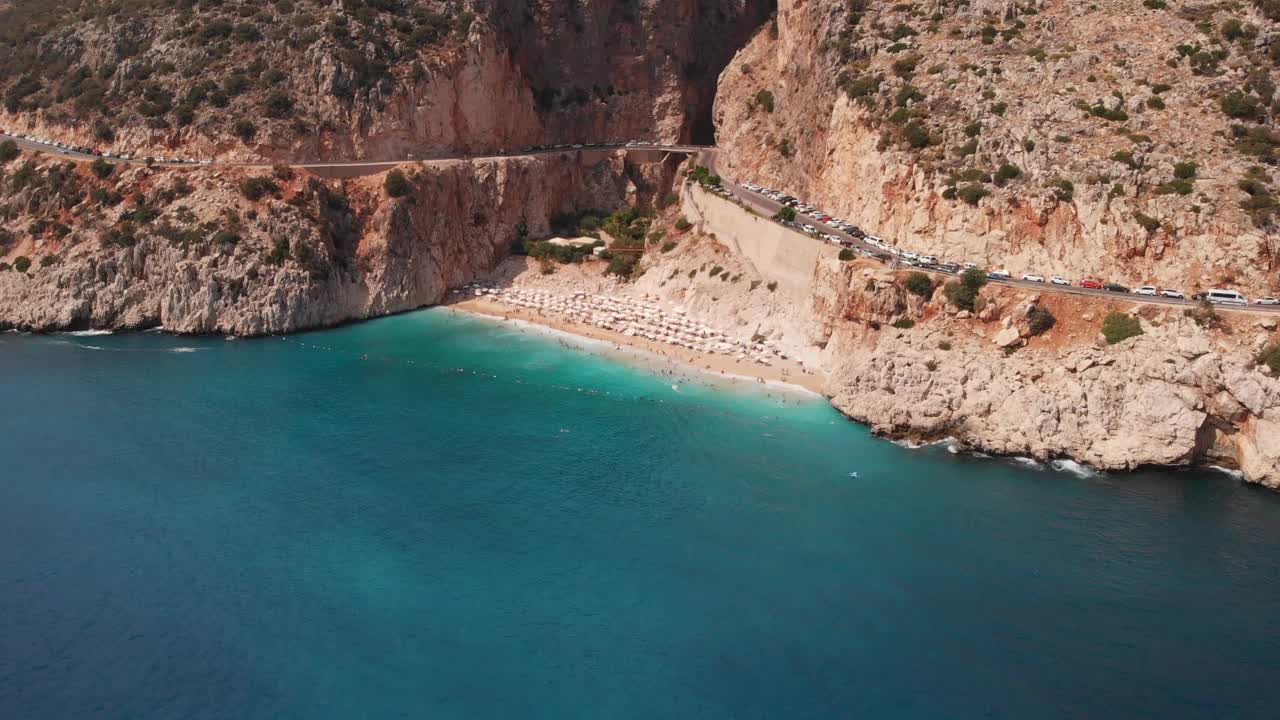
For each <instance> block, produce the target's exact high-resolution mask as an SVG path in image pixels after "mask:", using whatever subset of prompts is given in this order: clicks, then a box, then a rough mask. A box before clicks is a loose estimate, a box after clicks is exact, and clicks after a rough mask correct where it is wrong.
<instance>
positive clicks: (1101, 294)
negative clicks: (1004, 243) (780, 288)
mask: <svg viewBox="0 0 1280 720" xmlns="http://www.w3.org/2000/svg"><path fill="white" fill-rule="evenodd" d="M700 159H702V160H703V164H704V165H706V167H707V169H708V170H710V171H711V172H712V173H715V174H719V173H718V171H717V170H716V166H715V161H716V152H715V150H714V149H711V150H707V151H704V152H703V154H702V155H701V158H700ZM722 180H723V178H722ZM722 187H724V189H725V190H728V191H729V193H730V194H731V195H732V196H733V198H734V199H735V200H736V201H737V202H738V203H740V204H741V205H743V206H744V207H746V208H749V209H750V210H752V211H753V212H755V213H757V214H759V215H762V216H764V217H767V218H772V217H773V216H774V215H775V214H777V212H778V210H780V209H782V207H783V205H782V203H780V202H778V201H776V200H773V199H772V198H768V197H765V196H764V195H761V194H759V193H755V192H751V191H750V190H747V189H746V188H744V187H742V186H741V185H740V184H738V183H733V182H729V181H727V180H724V184H723V185H722ZM796 220H797V222H800V223H807V224H809V225H813V226H814V227H815V228H817V229H818V230H819V231H820V232H823V233H827V234H830V235H835V236H836V237H838V238H840V239H841V240H843V241H845V243H847V244H852V245H853V247H854V248H857V249H861V250H863V251H865V252H867V253H869V254H870V255H871V256H872V257H874V258H876V259H878V260H880V261H881V262H883V263H885V264H887V265H889V266H890V267H893V268H901V269H910V270H919V271H921V272H926V273H929V274H931V275H942V276H947V277H954V276H955V275H954V274H953V273H947V272H943V271H940V270H938V269H936V268H928V267H917V266H914V265H908V264H905V263H903V262H901V261H900V260H899V259H898V257H897V256H895V255H891V254H890V253H887V252H885V251H884V250H881V249H880V248H878V247H876V246H874V245H871V244H869V243H865V242H863V241H862V240H860V239H858V238H855V237H853V236H852V235H850V234H848V233H846V232H844V231H843V230H840V229H838V228H834V227H831V226H829V225H826V224H823V223H821V222H818V221H817V220H814V219H811V218H809V217H807V216H803V215H799V216H798V217H797V219H796ZM784 227H786V228H787V229H788V230H791V231H792V232H794V233H795V234H796V236H797V240H798V241H803V242H815V243H822V244H827V241H825V240H821V239H818V238H815V237H811V236H809V235H808V234H806V233H804V232H803V231H801V230H799V229H798V228H793V227H789V226H784ZM885 241H886V242H891V240H890V239H889V238H885ZM960 262H963V261H960ZM958 264H959V263H958ZM987 280H988V282H991V283H994V284H998V285H1011V286H1014V287H1018V288H1021V289H1024V290H1031V291H1035V292H1051V293H1060V294H1063V295H1082V296H1087V297H1093V298H1098V299H1110V300H1124V301H1126V302H1133V303H1141V304H1144V305H1167V306H1174V307H1183V308H1195V307H1199V305H1200V303H1199V302H1197V301H1195V300H1191V299H1190V298H1188V299H1184V300H1179V299H1177V298H1167V297H1163V296H1160V295H1157V296H1151V295H1134V294H1132V293H1118V292H1111V291H1108V290H1094V289H1091V288H1083V287H1080V286H1078V285H1054V284H1052V283H1048V282H1033V281H1031V280H1021V279H1017V278H1008V279H1001V278H987ZM1102 282H1104V283H1105V282H1106V281H1102ZM1214 307H1215V308H1216V309H1218V310H1227V311H1233V312H1248V313H1264V314H1275V313H1280V306H1277V305H1249V306H1247V307H1245V306H1239V305H1214Z"/></svg>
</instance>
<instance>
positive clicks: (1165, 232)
mask: <svg viewBox="0 0 1280 720" xmlns="http://www.w3.org/2000/svg"><path fill="white" fill-rule="evenodd" d="M1139 7H1141V4H1140V3H1135V2H1132V1H1130V0H1106V1H1105V2H1100V3H1095V4H1093V5H1091V6H1090V7H1089V9H1088V10H1087V11H1086V10H1083V9H1081V8H1079V7H1077V6H1073V5H1071V4H1055V3H1035V4H1034V6H1033V7H1029V6H1017V5H1015V4H1011V3H1005V2H974V3H972V4H964V5H958V6H947V7H942V6H940V7H938V8H931V9H930V10H928V11H925V13H921V12H919V11H918V10H917V9H915V8H912V7H911V6H910V5H894V4H892V3H859V4H857V6H856V7H852V6H848V5H847V4H846V3H844V2H843V1H842V0H781V1H780V2H779V4H778V19H777V23H776V26H774V28H776V29H771V28H765V29H763V30H762V31H761V32H759V33H757V34H756V35H755V36H754V38H753V39H752V41H751V42H750V43H749V44H748V45H747V47H746V48H744V49H743V50H742V52H740V53H739V54H738V55H737V56H736V57H735V58H734V61H733V62H732V63H731V64H730V66H729V67H728V68H727V69H726V70H725V72H724V73H723V75H722V77H721V82H720V93H719V95H718V97H717V99H716V105H715V119H716V123H717V128H718V133H717V139H718V141H719V145H720V148H721V152H720V155H719V157H720V161H719V163H718V165H719V167H718V169H719V170H720V171H721V174H722V175H724V176H725V177H729V178H731V179H733V180H735V181H737V182H743V181H756V182H760V183H763V184H766V185H768V186H771V187H777V188H784V189H786V190H787V191H788V192H791V193H792V194H795V195H797V196H801V197H804V198H806V199H807V200H809V201H810V202H812V203H814V204H817V205H819V206H820V207H822V208H824V209H825V210H827V211H828V212H831V213H833V214H836V215H839V216H840V217H843V218H844V219H846V220H848V221H850V222H853V223H855V224H857V225H859V226H861V227H863V228H866V229H868V230H870V231H874V232H875V233H876V234H878V235H880V236H882V237H885V238H887V239H890V240H892V241H893V242H895V243H897V244H898V245H899V246H900V247H902V248H904V249H907V250H913V251H917V252H921V253H928V254H931V255H936V256H938V257H940V258H944V259H949V260H954V261H972V262H976V263H979V264H981V265H984V266H986V267H990V268H1001V267H1003V268H1007V269H1009V270H1010V271H1012V272H1013V273H1014V274H1015V275H1016V274H1019V273H1022V272H1028V271H1029V272H1036V273H1039V274H1042V275H1045V276H1048V275H1051V274H1057V275H1062V276H1064V277H1068V278H1072V279H1082V278H1085V277H1098V278H1102V279H1103V280H1109V279H1115V280H1120V281H1122V282H1128V283H1129V284H1131V285H1139V284H1146V283H1156V284H1160V285H1165V286H1170V287H1180V288H1183V289H1184V290H1185V291H1187V292H1188V293H1189V292H1193V291H1195V290H1197V289H1203V288H1208V287H1216V286H1220V285H1221V286H1230V287H1238V288H1241V289H1242V290H1245V291H1246V292H1248V293H1249V294H1251V295H1264V294H1275V293H1276V291H1277V290H1278V289H1280V274H1277V272H1276V271H1277V269H1278V268H1280V230H1278V229H1277V226H1276V224H1275V223H1274V222H1256V221H1255V217H1251V215H1250V213H1249V212H1247V211H1246V210H1245V209H1244V208H1242V207H1241V202H1242V201H1243V200H1246V199H1247V198H1246V197H1245V196H1244V195H1243V194H1242V191H1241V189H1240V187H1241V183H1242V182H1243V183H1246V184H1247V182H1248V181H1247V179H1246V178H1245V175H1246V174H1247V172H1248V170H1247V169H1248V168H1249V167H1250V166H1251V165H1252V164H1254V163H1256V162H1257V156H1256V155H1251V154H1249V153H1251V152H1256V149H1255V148H1251V147H1250V146H1247V144H1245V143H1240V142H1236V141H1233V140H1232V138H1234V137H1236V136H1238V135H1239V133H1242V132H1245V130H1246V128H1245V126H1244V125H1241V124H1239V123H1240V121H1239V120H1237V119H1233V118H1231V117H1228V116H1227V115H1226V114H1224V112H1223V109H1222V107H1221V106H1220V105H1221V103H1220V102H1219V100H1220V98H1221V97H1222V95H1223V94H1224V93H1227V92H1229V91H1230V90H1232V89H1235V88H1245V87H1247V86H1248V83H1249V81H1248V78H1254V81H1255V82H1258V83H1262V85H1263V86H1264V89H1263V91H1262V93H1263V95H1262V96H1255V95H1249V93H1250V92H1251V91H1249V90H1247V89H1246V90H1244V94H1245V95H1248V96H1249V98H1251V100H1246V101H1245V102H1246V104H1247V103H1248V102H1251V101H1253V102H1270V100H1269V98H1270V95H1271V94H1272V93H1271V91H1270V90H1269V89H1267V88H1270V87H1272V86H1273V84H1274V82H1275V80H1276V78H1275V76H1274V66H1273V65H1272V64H1271V63H1270V62H1269V61H1264V60H1262V59H1260V56H1257V55H1256V53H1247V52H1244V51H1239V52H1236V51H1233V52H1232V53H1231V57H1230V59H1228V60H1225V61H1223V62H1222V63H1221V66H1220V67H1219V66H1217V65H1216V63H1215V69H1214V70H1213V71H1209V72H1205V71H1203V70H1200V71H1198V70H1196V69H1195V68H1192V67H1189V64H1190V61H1189V60H1187V59H1185V58H1182V59H1178V60H1170V58H1171V53H1172V54H1173V55H1176V54H1177V53H1176V52H1175V51H1174V50H1173V48H1175V47H1176V46H1178V45H1179V44H1182V43H1188V42H1192V41H1190V40H1188V38H1193V37H1198V38H1205V36H1204V35H1203V34H1202V33H1201V31H1200V30H1198V29H1197V28H1196V26H1195V22H1196V21H1195V20H1192V19H1189V18H1186V17H1184V16H1178V15H1177V14H1172V15H1171V14H1168V13H1160V14H1155V15H1152V17H1151V18H1150V21H1149V22H1148V21H1144V22H1143V30H1142V32H1141V33H1138V34H1134V33H1131V32H1128V31H1127V30H1122V28H1126V27H1129V26H1130V25H1131V23H1132V22H1134V21H1133V18H1134V17H1135V16H1134V14H1133V13H1134V12H1139V11H1137V10H1135V8H1139ZM935 11H936V14H935V15H934V16H933V17H932V18H931V19H930V20H928V21H926V20H925V19H924V17H923V15H925V14H928V13H929V12H935ZM1206 12H1209V13H1210V16H1208V19H1207V20H1206V21H1205V24H1207V25H1209V26H1212V27H1218V26H1219V25H1220V24H1221V23H1222V22H1224V21H1225V20H1227V17H1228V14H1227V13H1225V12H1224V13H1222V14H1218V13H1217V12H1216V11H1209V10H1207V9H1206ZM1250 22H1257V23H1260V25H1259V27H1260V28H1264V29H1263V31H1262V33H1263V34H1267V33H1268V32H1269V31H1270V29H1271V28H1274V26H1275V24H1274V23H1273V22H1271V21H1269V20H1266V19H1265V18H1261V17H1251V18H1250ZM1205 42H1209V41H1208V40H1205ZM1206 57H1207V56H1206ZM1170 63H1172V66H1171V65H1170ZM1268 77H1270V78H1271V79H1267V78H1268ZM1263 97H1265V98H1268V99H1266V100H1263V99H1262V98H1263ZM1233 126H1234V127H1235V129H1233ZM1266 132H1269V131H1266ZM1233 133H1234V134H1233ZM1193 166H1194V167H1193ZM1002 167H1004V168H1005V170H1006V172H1007V173H1008V174H1007V175H1006V176H1005V177H1003V178H1002V177H1000V176H999V170H1000V168H1002ZM1015 173H1016V174H1015ZM1268 178H1269V176H1268ZM1267 182H1268V183H1269V182H1272V180H1271V179H1270V178H1269V179H1268V180H1267ZM1263 184H1266V183H1263ZM1249 187H1251V189H1254V190H1257V188H1256V187H1253V186H1249ZM1268 187H1269V186H1268ZM966 188H967V189H969V190H972V191H974V193H975V194H974V195H971V196H968V197H969V199H970V200H971V202H970V201H966V199H965V196H964V195H963V194H961V195H960V196H957V192H958V191H963V190H965V189H966ZM1267 192H1268V193H1270V190H1268V191H1267ZM1255 215H1257V214H1256V213H1255ZM1263 215H1264V216H1265V213H1263ZM1257 219H1262V218H1257Z"/></svg>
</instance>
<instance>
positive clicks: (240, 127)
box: [231, 120, 258, 142]
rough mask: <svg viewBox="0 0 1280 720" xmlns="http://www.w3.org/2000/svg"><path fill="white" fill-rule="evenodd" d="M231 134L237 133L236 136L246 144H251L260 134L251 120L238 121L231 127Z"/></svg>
mask: <svg viewBox="0 0 1280 720" xmlns="http://www.w3.org/2000/svg"><path fill="white" fill-rule="evenodd" d="M231 132H233V133H235V136H236V137H238V138H240V139H241V140H243V141H244V142H249V141H250V140H252V139H253V138H254V136H256V135H257V134H258V127H257V126H256V125H254V124H253V123H252V122H250V121H249V120H237V121H236V122H235V124H234V125H232V126H231Z"/></svg>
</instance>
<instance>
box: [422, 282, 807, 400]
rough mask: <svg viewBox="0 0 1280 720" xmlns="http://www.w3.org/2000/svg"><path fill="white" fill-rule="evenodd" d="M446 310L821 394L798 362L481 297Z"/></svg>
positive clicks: (726, 375)
mask: <svg viewBox="0 0 1280 720" xmlns="http://www.w3.org/2000/svg"><path fill="white" fill-rule="evenodd" d="M446 307H450V308H453V309H456V310H462V311H464V312H470V313H475V314H477V315H486V316H489V317H494V318H501V319H504V320H519V321H521V322H528V323H533V324H535V325H541V326H543V327H547V328H551V329H553V330H557V331H560V332H564V333H568V334H570V335H577V336H579V337H584V338H589V339H591V340H598V341H601V342H605V343H611V344H613V345H615V346H621V347H625V348H630V349H632V350H638V351H641V352H643V353H646V354H648V355H652V356H656V358H657V359H661V360H666V361H668V362H672V363H678V364H681V365H686V366H689V367H691V368H693V369H695V370H698V371H700V372H703V373H706V374H709V375H712V376H716V377H723V378H725V379H741V380H743V381H745V382H755V383H761V382H763V383H767V384H778V385H791V386H794V387H795V388H798V389H803V390H806V391H808V392H811V393H814V394H817V395H822V388H823V386H824V385H825V384H826V380H827V379H826V376H825V375H824V374H823V373H821V372H819V371H815V370H805V369H804V368H803V367H802V366H801V365H800V364H799V363H797V362H795V361H792V360H779V359H777V358H775V359H774V360H772V365H760V364H758V363H754V362H751V361H747V360H738V359H736V358H733V357H729V356H727V355H715V354H712V353H703V352H698V351H696V350H689V349H687V348H682V347H675V346H672V345H667V344H666V343H661V342H658V341H656V340H649V339H647V338H642V337H628V336H626V335H623V334H622V333H619V332H614V331H613V330H607V329H605V328H601V327H596V326H594V325H586V324H582V323H575V322H571V321H569V320H566V319H565V318H562V317H558V316H556V315H551V314H544V313H539V312H537V311H535V310H530V309H528V308H522V307H515V306H512V305H507V304H505V303H501V302H498V301H495V300H490V299H489V298H485V297H473V298H467V299H464V300H460V301H457V302H453V303H449V304H447V305H446Z"/></svg>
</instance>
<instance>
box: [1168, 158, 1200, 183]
mask: <svg viewBox="0 0 1280 720" xmlns="http://www.w3.org/2000/svg"><path fill="white" fill-rule="evenodd" d="M1199 169H1200V166H1199V165H1196V164H1195V163H1193V162H1179V163H1174V164H1173V176H1174V177H1175V178H1177V179H1179V180H1190V179H1191V178H1194V177H1195V176H1196V172H1198V171H1199Z"/></svg>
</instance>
